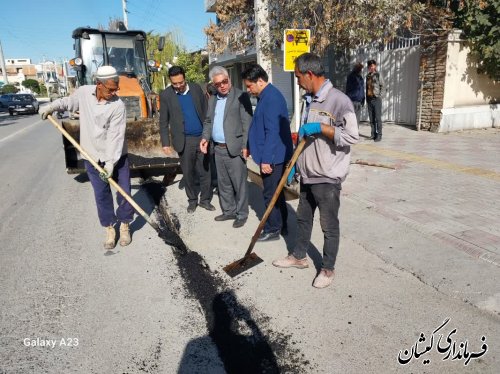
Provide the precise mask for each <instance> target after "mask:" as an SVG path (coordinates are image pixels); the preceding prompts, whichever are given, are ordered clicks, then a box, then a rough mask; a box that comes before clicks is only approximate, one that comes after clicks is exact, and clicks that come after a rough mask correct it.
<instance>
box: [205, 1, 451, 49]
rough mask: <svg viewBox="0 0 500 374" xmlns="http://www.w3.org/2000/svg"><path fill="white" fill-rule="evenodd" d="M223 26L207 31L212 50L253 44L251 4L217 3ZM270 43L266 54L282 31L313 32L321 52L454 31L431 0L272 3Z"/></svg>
mask: <svg viewBox="0 0 500 374" xmlns="http://www.w3.org/2000/svg"><path fill="white" fill-rule="evenodd" d="M216 13H217V18H218V20H219V22H218V23H217V24H214V23H210V25H208V27H206V28H205V33H206V34H207V35H208V36H209V45H208V48H209V50H210V52H214V53H221V52H222V51H224V50H225V49H226V48H229V49H230V50H233V51H237V50H240V49H243V48H248V47H250V46H253V44H254V41H255V23H256V22H255V16H254V1H253V0H225V1H217V3H216ZM268 14H269V25H270V30H269V35H270V38H269V41H268V42H266V41H261V42H262V44H261V48H262V50H263V52H264V53H266V54H272V53H273V52H274V51H275V50H276V49H279V48H280V46H281V44H282V42H283V30H285V29H290V28H307V29H311V40H310V43H311V50H312V51H313V52H315V53H318V54H322V53H323V52H324V50H325V49H326V48H327V47H328V46H329V45H330V44H333V45H335V46H336V48H338V49H344V48H350V49H352V48H357V47H360V46H364V45H367V44H370V43H384V42H387V41H389V40H391V39H392V38H393V37H394V36H396V35H398V34H401V33H403V32H406V33H410V34H417V35H425V34H429V33H432V34H436V33H437V34H439V33H440V32H445V31H446V30H448V29H449V28H450V27H451V21H450V19H449V17H448V15H450V14H451V12H450V11H449V10H448V9H447V8H443V7H441V6H435V5H433V4H432V2H430V1H428V0H419V1H408V0H376V1H366V0H351V1H345V0H330V1H325V0H308V1H304V0H287V1H279V0H269V5H268Z"/></svg>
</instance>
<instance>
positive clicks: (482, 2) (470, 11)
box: [455, 0, 500, 81]
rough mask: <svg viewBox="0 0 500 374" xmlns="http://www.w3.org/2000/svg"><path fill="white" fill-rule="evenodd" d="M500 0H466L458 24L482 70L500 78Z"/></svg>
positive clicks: (457, 20)
mask: <svg viewBox="0 0 500 374" xmlns="http://www.w3.org/2000/svg"><path fill="white" fill-rule="evenodd" d="M499 13H500V0H464V1H463V2H462V4H461V7H460V8H459V9H458V11H457V19H456V23H455V25H456V26H457V27H458V28H460V29H462V31H463V33H464V36H465V38H466V39H467V41H468V42H469V44H470V48H471V55H472V57H473V60H474V61H475V63H476V68H477V70H478V72H479V73H485V74H488V76H489V77H490V78H492V79H494V80H495V81H500V68H499V66H500V24H499V21H498V20H499V18H498V15H499Z"/></svg>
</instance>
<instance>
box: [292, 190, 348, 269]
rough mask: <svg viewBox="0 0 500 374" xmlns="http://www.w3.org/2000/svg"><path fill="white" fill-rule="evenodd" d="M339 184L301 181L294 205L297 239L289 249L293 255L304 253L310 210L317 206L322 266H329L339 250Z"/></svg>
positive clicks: (331, 265)
mask: <svg viewBox="0 0 500 374" xmlns="http://www.w3.org/2000/svg"><path fill="white" fill-rule="evenodd" d="M340 190H341V186H340V185H339V184H330V183H320V184H301V185H300V197H299V206H298V208H297V243H296V245H295V248H294V249H293V251H292V255H293V256H294V257H295V258H298V259H303V258H305V257H306V253H307V248H308V247H309V243H310V241H311V233H312V228H313V220H314V212H315V211H316V208H318V209H319V222H320V225H321V230H323V236H324V242H323V262H322V264H321V268H322V269H328V270H333V269H334V268H335V260H336V258H337V253H338V251H339V242H340V228H339V207H340Z"/></svg>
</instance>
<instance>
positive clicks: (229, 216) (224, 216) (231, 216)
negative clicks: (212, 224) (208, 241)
mask: <svg viewBox="0 0 500 374" xmlns="http://www.w3.org/2000/svg"><path fill="white" fill-rule="evenodd" d="M232 219H236V214H221V215H220V216H216V217H215V218H214V220H216V221H229V220H232Z"/></svg>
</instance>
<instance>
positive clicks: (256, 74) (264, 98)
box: [241, 64, 293, 241]
mask: <svg viewBox="0 0 500 374" xmlns="http://www.w3.org/2000/svg"><path fill="white" fill-rule="evenodd" d="M241 77H242V78H243V81H244V83H245V86H246V88H247V91H248V93H250V94H251V95H254V96H257V97H258V99H259V101H258V103H257V107H256V109H255V112H254V115H253V118H252V123H251V125H250V130H249V133H248V145H249V152H250V154H251V156H252V158H253V160H254V161H255V163H256V164H257V165H259V166H260V173H261V176H262V182H263V185H264V189H263V195H264V202H265V205H266V207H267V206H268V205H269V202H270V201H271V199H272V197H273V195H274V192H275V191H276V188H277V187H278V184H279V181H280V179H281V177H282V176H283V172H284V170H285V166H286V163H287V162H288V161H289V160H290V158H291V157H292V152H293V145H292V134H291V132H290V121H289V119H288V109H287V106H286V101H285V98H284V97H283V94H282V93H281V92H280V91H279V90H278V89H277V88H276V87H274V86H273V85H272V84H271V83H269V82H268V79H269V78H268V75H267V73H266V71H265V70H264V69H263V68H262V67H261V66H260V65H257V64H255V65H251V66H249V67H248V68H247V69H246V70H245V71H244V72H243V73H242V75H241ZM287 217H288V213H287V208H286V201H285V195H284V194H283V191H281V194H280V196H279V198H278V200H277V202H276V205H275V206H274V208H273V210H272V212H271V214H270V215H269V218H268V219H267V221H266V224H265V226H264V229H263V230H262V234H261V235H260V237H259V239H258V241H270V240H278V239H279V235H280V232H281V233H283V234H284V235H285V234H286V233H287Z"/></svg>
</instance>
